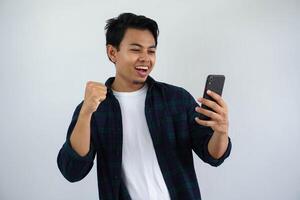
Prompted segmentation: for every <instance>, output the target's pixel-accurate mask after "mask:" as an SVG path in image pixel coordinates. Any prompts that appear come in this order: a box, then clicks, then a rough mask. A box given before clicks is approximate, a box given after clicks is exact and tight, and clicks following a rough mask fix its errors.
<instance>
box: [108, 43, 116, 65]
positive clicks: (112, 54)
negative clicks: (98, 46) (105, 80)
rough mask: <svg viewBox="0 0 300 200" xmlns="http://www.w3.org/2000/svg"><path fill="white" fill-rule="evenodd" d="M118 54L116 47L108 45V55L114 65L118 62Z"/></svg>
mask: <svg viewBox="0 0 300 200" xmlns="http://www.w3.org/2000/svg"><path fill="white" fill-rule="evenodd" d="M116 53H117V49H116V48H115V47H114V46H112V45H111V44H108V45H106V54H107V56H108V58H109V60H110V61H111V62H113V63H116V61H117V59H116Z"/></svg>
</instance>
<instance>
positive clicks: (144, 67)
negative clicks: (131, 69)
mask: <svg viewBox="0 0 300 200" xmlns="http://www.w3.org/2000/svg"><path fill="white" fill-rule="evenodd" d="M136 69H144V70H148V67H147V66H137V67H136Z"/></svg>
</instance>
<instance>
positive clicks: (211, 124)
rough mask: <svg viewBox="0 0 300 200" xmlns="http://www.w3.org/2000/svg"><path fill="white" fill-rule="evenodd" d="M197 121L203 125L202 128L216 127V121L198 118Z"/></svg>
mask: <svg viewBox="0 0 300 200" xmlns="http://www.w3.org/2000/svg"><path fill="white" fill-rule="evenodd" d="M195 121H196V122H197V123H198V124H200V125H202V126H209V127H212V126H214V125H215V122H214V121H208V120H201V119H199V118H198V117H196V118H195Z"/></svg>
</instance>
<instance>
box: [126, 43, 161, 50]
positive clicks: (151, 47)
mask: <svg viewBox="0 0 300 200" xmlns="http://www.w3.org/2000/svg"><path fill="white" fill-rule="evenodd" d="M129 45H130V46H138V47H143V46H142V45H140V44H138V43H131V44H129ZM148 48H149V49H153V48H156V46H155V45H152V46H149V47H148Z"/></svg>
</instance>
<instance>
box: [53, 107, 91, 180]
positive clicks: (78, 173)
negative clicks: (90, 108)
mask: <svg viewBox="0 0 300 200" xmlns="http://www.w3.org/2000/svg"><path fill="white" fill-rule="evenodd" d="M82 104H83V102H81V103H80V104H79V105H78V106H77V107H76V109H75V111H74V113H73V117H72V120H71V123H70V125H69V128H68V131H67V137H66V141H65V143H64V144H63V146H62V147H61V149H60V151H59V153H58V156H57V165H58V168H59V170H60V172H61V173H62V175H63V176H64V177H65V178H66V179H67V180H68V181H70V182H76V181H80V180H81V179H83V178H84V177H85V176H86V175H87V174H88V173H89V172H90V170H91V169H92V167H93V164H94V158H95V154H96V151H95V149H94V145H93V142H92V137H91V143H90V144H91V146H90V150H89V152H88V154H87V155H85V156H80V155H79V154H78V153H77V152H76V151H75V150H74V149H73V148H72V146H71V142H70V136H71V133H72V131H73V129H74V127H75V125H76V122H77V119H78V116H79V112H80V109H81V106H82ZM94 130H95V123H94V119H93V115H92V119H91V135H92V132H93V131H94Z"/></svg>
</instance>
